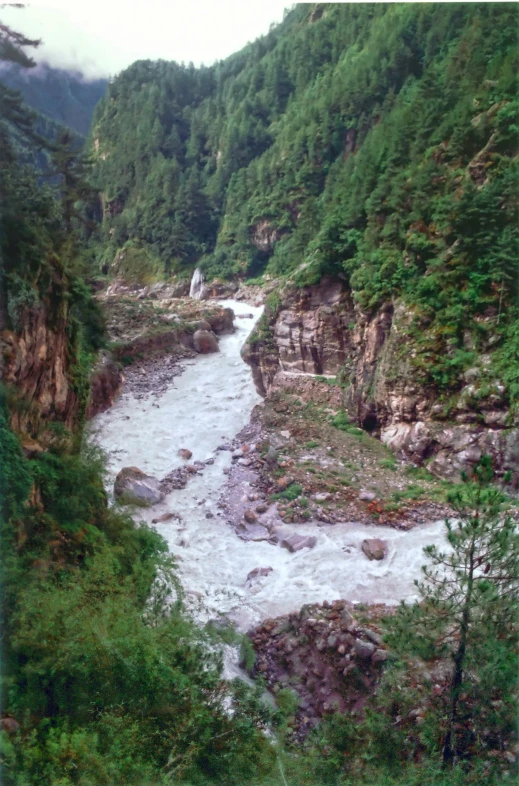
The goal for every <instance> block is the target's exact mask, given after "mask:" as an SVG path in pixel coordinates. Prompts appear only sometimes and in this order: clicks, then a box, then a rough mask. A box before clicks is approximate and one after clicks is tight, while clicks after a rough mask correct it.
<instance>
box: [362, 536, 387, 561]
mask: <svg viewBox="0 0 519 786" xmlns="http://www.w3.org/2000/svg"><path fill="white" fill-rule="evenodd" d="M361 548H362V551H363V552H364V554H365V555H366V557H367V558H368V559H370V560H372V559H374V560H382V559H384V557H385V556H386V551H387V544H386V543H385V542H384V541H383V540H381V539H380V538H366V539H365V540H363V541H362V546H361Z"/></svg>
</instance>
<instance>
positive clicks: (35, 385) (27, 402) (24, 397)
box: [0, 306, 80, 444]
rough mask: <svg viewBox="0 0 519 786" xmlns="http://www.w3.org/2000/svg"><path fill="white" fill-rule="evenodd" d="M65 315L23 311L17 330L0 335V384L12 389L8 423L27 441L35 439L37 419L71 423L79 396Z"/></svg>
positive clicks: (38, 432)
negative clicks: (0, 362) (0, 366)
mask: <svg viewBox="0 0 519 786" xmlns="http://www.w3.org/2000/svg"><path fill="white" fill-rule="evenodd" d="M66 323H67V315H66V313H63V314H62V315H61V316H60V317H57V319H55V320H50V319H49V315H48V312H47V309H46V308H45V307H44V306H41V307H40V308H38V309H28V310H27V311H26V312H25V314H24V317H23V320H22V328H21V330H20V331H19V332H14V331H8V330H5V331H3V333H2V334H1V337H0V342H1V350H2V358H3V369H2V379H3V382H4V383H6V384H7V385H9V386H13V388H15V389H16V395H17V401H16V402H13V406H12V407H11V413H12V427H13V429H14V431H16V432H17V433H19V434H21V435H23V436H22V438H23V439H24V440H25V441H26V442H27V444H29V443H30V442H31V441H32V440H37V439H39V437H40V436H41V435H40V432H41V429H42V423H43V422H44V421H45V422H50V421H59V422H61V423H63V424H64V425H65V426H66V427H67V428H69V429H72V427H73V426H74V424H75V422H76V419H77V416H78V411H79V408H80V398H79V395H78V392H77V391H76V390H75V389H74V386H73V384H72V381H71V376H70V371H71V366H72V358H71V357H70V340H69V337H68V335H67V331H66Z"/></svg>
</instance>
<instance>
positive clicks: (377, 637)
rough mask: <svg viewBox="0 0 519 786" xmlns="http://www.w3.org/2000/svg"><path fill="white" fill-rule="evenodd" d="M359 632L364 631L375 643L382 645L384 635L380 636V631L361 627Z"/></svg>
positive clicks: (363, 633)
mask: <svg viewBox="0 0 519 786" xmlns="http://www.w3.org/2000/svg"><path fill="white" fill-rule="evenodd" d="M358 632H359V633H362V635H363V636H365V637H366V638H367V639H369V640H370V641H372V642H373V644H376V645H377V646H378V647H380V646H382V643H383V642H382V636H380V634H378V633H375V631H374V630H371V628H359V629H358Z"/></svg>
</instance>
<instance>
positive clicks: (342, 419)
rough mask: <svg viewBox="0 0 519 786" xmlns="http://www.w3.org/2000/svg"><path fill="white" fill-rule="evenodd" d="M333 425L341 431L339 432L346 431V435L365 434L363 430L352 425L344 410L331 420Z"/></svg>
mask: <svg viewBox="0 0 519 786" xmlns="http://www.w3.org/2000/svg"><path fill="white" fill-rule="evenodd" d="M331 424H332V426H334V428H336V429H339V431H344V432H345V433H346V434H355V435H356V436H360V435H361V434H364V432H363V430H362V429H361V428H359V427H358V426H354V425H353V423H350V421H349V420H348V417H347V415H346V413H345V412H344V410H343V411H342V412H338V413H337V415H335V417H333V418H332V419H331Z"/></svg>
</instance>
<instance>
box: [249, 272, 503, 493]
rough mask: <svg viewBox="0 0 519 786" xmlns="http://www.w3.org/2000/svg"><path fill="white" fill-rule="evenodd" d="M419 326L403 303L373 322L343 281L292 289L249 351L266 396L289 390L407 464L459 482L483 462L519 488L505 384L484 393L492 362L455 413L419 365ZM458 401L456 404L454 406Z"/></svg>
mask: <svg viewBox="0 0 519 786" xmlns="http://www.w3.org/2000/svg"><path fill="white" fill-rule="evenodd" d="M413 324H416V320H415V315H414V314H413V312H412V310H411V309H410V308H409V307H408V306H406V305H405V304H404V303H403V302H402V301H398V300H397V301H395V302H391V303H385V304H383V305H382V306H381V307H380V308H379V309H378V310H376V311H375V312H374V313H371V314H367V313H365V312H363V311H362V310H361V309H359V307H358V306H356V305H355V304H354V303H353V300H352V298H351V293H350V292H349V290H348V289H347V288H346V287H345V286H344V284H343V282H341V281H340V280H330V279H323V280H322V281H321V283H320V284H319V285H316V286H312V287H307V288H304V289H296V288H290V287H288V288H285V290H281V292H280V295H279V298H278V299H277V300H276V301H275V302H274V303H273V304H271V305H270V306H269V305H267V307H266V309H265V315H264V317H263V318H262V320H261V321H260V323H259V325H258V326H257V328H256V330H255V332H254V333H253V335H252V336H251V339H250V340H249V343H248V344H247V346H246V347H245V348H244V351H243V357H244V359H245V360H246V362H248V363H249V365H250V366H251V368H252V372H253V376H254V380H255V383H256V386H257V389H258V392H259V393H260V394H261V395H263V396H268V395H269V394H270V393H271V392H273V391H275V390H279V389H282V390H287V391H289V392H294V393H296V394H297V395H298V396H301V397H303V398H307V399H309V400H313V401H316V402H317V403H320V404H323V403H328V404H329V405H330V406H332V407H336V408H338V407H339V406H342V407H344V409H345V410H346V412H347V413H348V415H349V417H350V419H351V420H352V421H354V422H356V423H357V424H358V425H360V426H362V427H363V428H365V429H366V430H367V431H369V432H371V433H373V434H374V435H375V436H378V437H379V438H380V439H381V440H382V441H383V442H384V443H386V444H387V445H388V447H390V448H391V450H392V451H393V452H394V453H395V454H396V455H397V456H399V457H401V458H404V459H407V460H411V461H413V462H415V463H417V464H423V463H426V464H427V466H428V468H429V469H430V471H431V472H433V473H434V474H436V475H438V476H441V477H445V478H449V479H455V478H458V477H459V475H460V473H461V471H463V470H468V469H470V467H471V466H472V465H473V464H474V463H475V462H476V461H477V460H478V459H479V458H480V457H481V456H482V455H484V454H489V455H491V456H492V457H493V459H494V463H495V466H496V468H497V470H498V471H500V472H502V473H505V472H511V473H512V475H513V482H514V483H515V484H516V485H518V483H519V429H518V428H517V426H518V425H519V424H518V423H517V422H514V420H513V417H512V415H511V413H510V411H509V409H508V406H507V401H506V395H505V390H504V388H503V386H502V385H501V384H500V382H499V380H491V381H490V384H489V382H488V374H487V375H486V377H485V379H486V382H485V391H483V385H480V386H479V388H478V379H480V377H481V378H482V377H483V376H484V374H483V371H484V367H485V365H488V363H489V357H488V356H485V355H481V357H480V359H479V363H480V367H475V368H473V369H470V370H469V371H467V372H466V373H465V375H464V376H463V377H460V384H459V386H458V390H457V391H456V393H455V394H454V396H453V397H452V396H451V400H450V402H449V406H448V407H447V406H446V401H445V399H440V397H439V395H438V394H437V392H436V391H435V389H434V388H433V387H432V386H430V385H429V386H427V385H426V384H424V382H423V379H422V377H421V375H420V373H419V371H418V370H417V369H418V366H417V364H416V363H415V362H414V359H415V357H416V352H417V347H416V343H415V341H413V339H412V336H411V326H412V325H413ZM453 399H454V401H453Z"/></svg>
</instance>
